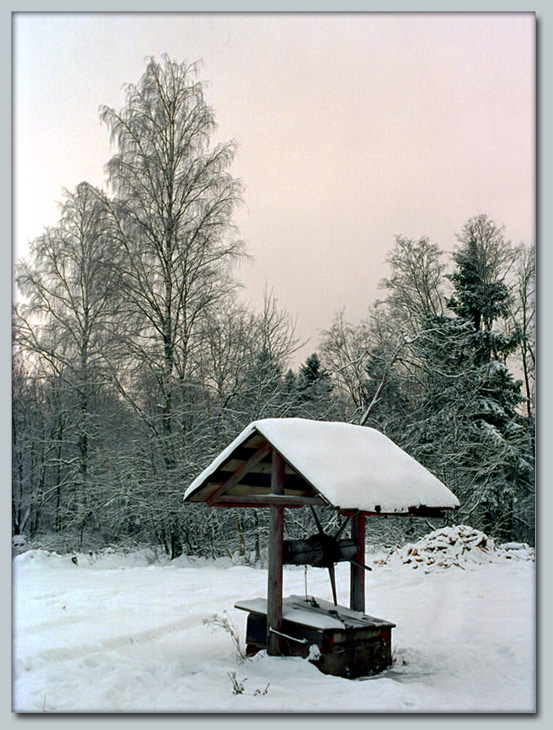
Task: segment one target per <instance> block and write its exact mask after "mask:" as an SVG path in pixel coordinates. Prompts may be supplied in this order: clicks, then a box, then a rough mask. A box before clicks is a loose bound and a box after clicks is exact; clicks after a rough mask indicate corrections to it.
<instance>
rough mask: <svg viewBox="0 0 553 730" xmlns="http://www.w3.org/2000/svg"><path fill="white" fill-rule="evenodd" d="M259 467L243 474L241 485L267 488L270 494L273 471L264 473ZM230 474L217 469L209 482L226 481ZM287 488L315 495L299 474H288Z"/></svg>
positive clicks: (218, 482)
mask: <svg viewBox="0 0 553 730" xmlns="http://www.w3.org/2000/svg"><path fill="white" fill-rule="evenodd" d="M262 466H263V467H265V464H263V465H262ZM270 468H271V465H270V464H269V469H270ZM257 469H259V464H258V465H256V466H252V467H251V469H250V471H248V473H247V474H243V475H242V476H241V477H240V486H241V487H242V486H248V487H255V488H256V489H265V490H266V491H267V494H269V492H270V490H271V472H270V471H269V472H267V473H266V474H264V473H263V472H259V471H257ZM229 476H231V473H230V472H228V471H227V472H224V471H221V470H219V471H216V472H214V473H213V474H211V475H210V477H209V483H211V484H222V483H223V482H226V480H227V479H228V478H229ZM286 489H287V490H288V491H290V490H295V491H297V492H299V493H300V494H309V495H313V489H312V487H311V485H310V484H307V482H305V481H304V480H303V479H302V478H301V477H299V476H298V475H297V474H289V473H287V474H286Z"/></svg>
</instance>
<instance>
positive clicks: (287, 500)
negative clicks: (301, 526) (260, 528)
mask: <svg viewBox="0 0 553 730" xmlns="http://www.w3.org/2000/svg"><path fill="white" fill-rule="evenodd" d="M210 504H211V506H212V507H269V506H270V505H272V504H275V505H281V506H282V507H304V506H305V505H310V504H318V505H324V504H326V502H324V501H323V500H322V499H321V498H320V497H300V496H294V495H288V494H236V495H234V494H223V495H221V496H220V497H219V498H218V499H217V501H216V502H211V503H210Z"/></svg>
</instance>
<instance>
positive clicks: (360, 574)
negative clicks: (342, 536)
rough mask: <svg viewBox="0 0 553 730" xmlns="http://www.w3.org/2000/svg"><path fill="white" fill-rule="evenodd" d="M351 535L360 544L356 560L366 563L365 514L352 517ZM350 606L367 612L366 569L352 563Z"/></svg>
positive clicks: (355, 609)
mask: <svg viewBox="0 0 553 730" xmlns="http://www.w3.org/2000/svg"><path fill="white" fill-rule="evenodd" d="M351 537H352V540H355V542H356V543H357V546H358V550H357V555H356V556H355V560H356V562H358V563H361V564H364V563H365V515H364V514H354V515H353V516H352V518H351ZM349 606H350V608H351V609H352V610H353V611H361V613H365V569H364V568H362V567H361V566H360V565H354V564H353V563H352V564H351V567H350V592H349Z"/></svg>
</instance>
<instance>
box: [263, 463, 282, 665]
mask: <svg viewBox="0 0 553 730" xmlns="http://www.w3.org/2000/svg"><path fill="white" fill-rule="evenodd" d="M284 466H285V465H284V459H283V458H282V456H281V455H280V454H279V453H278V452H277V451H276V450H273V465H272V472H271V475H272V476H271V492H272V493H273V494H274V495H283V494H284ZM269 510H270V514H269V575H268V579H267V654H269V655H270V656H278V655H280V654H281V648H280V646H281V644H280V636H279V634H276V633H274V632H275V631H281V630H282V541H283V538H284V507H283V506H282V505H280V504H272V505H271V506H270V507H269Z"/></svg>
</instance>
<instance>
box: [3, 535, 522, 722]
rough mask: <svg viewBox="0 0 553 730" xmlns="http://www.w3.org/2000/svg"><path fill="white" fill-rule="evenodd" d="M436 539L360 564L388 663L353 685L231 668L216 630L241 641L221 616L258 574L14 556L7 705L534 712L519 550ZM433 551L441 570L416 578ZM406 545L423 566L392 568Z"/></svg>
mask: <svg viewBox="0 0 553 730" xmlns="http://www.w3.org/2000/svg"><path fill="white" fill-rule="evenodd" d="M449 529H450V530H453V532H451V533H447V531H446V532H445V533H444V532H443V531H437V533H432V535H431V536H426V537H425V538H423V540H421V541H419V542H418V543H416V545H415V546H406V547H405V548H402V549H398V550H396V551H394V553H393V554H391V555H390V554H388V555H385V554H383V553H381V554H376V553H375V554H368V555H367V561H368V562H369V564H371V565H372V566H373V571H372V572H371V573H367V576H366V595H367V608H366V611H367V613H369V614H371V615H373V616H377V617H378V618H382V619H386V620H389V621H392V622H394V623H395V624H397V628H395V629H394V630H393V634H392V639H393V647H394V656H395V661H394V664H393V665H392V667H390V668H389V669H388V670H387V671H385V672H383V673H382V674H379V675H377V676H375V677H371V678H369V679H360V680H348V679H342V678H340V677H331V676H327V675H324V674H321V673H320V672H319V671H318V669H317V668H316V667H315V666H314V665H312V664H310V663H309V662H308V661H306V660H303V659H299V658H281V657H269V656H267V655H266V654H265V653H264V652H262V653H260V654H258V655H256V656H255V657H253V658H252V659H249V660H246V661H241V660H240V658H239V655H238V652H237V651H236V647H235V644H234V642H233V639H232V637H231V635H230V633H228V632H227V631H226V630H225V629H224V628H221V626H220V623H221V621H223V622H224V620H225V619H228V621H229V622H230V624H231V625H234V626H235V627H236V628H237V630H238V633H239V635H240V640H241V641H242V642H243V639H244V632H245V623H246V614H245V613H244V612H243V611H240V610H237V609H235V608H233V606H234V603H235V602H236V601H237V600H240V599H251V598H256V597H261V596H265V595H266V580H267V573H266V571H265V570H262V569H256V568H251V567H247V566H240V565H233V564H232V563H231V561H229V560H217V561H206V560H202V559H195V558H187V557H183V558H180V559H179V560H176V561H173V562H169V561H160V560H154V559H153V558H152V555H151V554H150V553H148V552H147V551H142V552H136V553H132V554H129V555H123V554H118V553H115V552H109V551H108V552H104V553H102V554H98V555H93V556H91V555H77V556H76V561H74V560H72V556H70V555H57V554H55V553H48V552H45V551H40V550H32V551H27V552H25V553H22V554H21V555H19V556H17V557H16V558H15V560H14V564H13V585H14V624H13V696H14V707H13V709H14V711H15V712H178V713H181V712H309V713H313V712H324V713H329V712H339V713H352V712H364V713H365V712H369V713H370V712H374V713H376V712H401V713H417V712H519V713H529V712H534V710H535V642H534V637H535V634H534V621H535V613H534V605H535V591H534V570H535V563H534V561H533V551H531V550H530V549H528V548H527V547H526V546H520V545H511V546H510V547H506V546H502V547H496V546H494V549H488V551H487V552H485V553H484V552H482V551H481V548H479V547H477V545H476V543H477V542H478V539H480V535H482V533H480V534H479V535H477V534H476V531H472V532H470V530H471V528H462V529H461V528H449ZM462 530H467V531H469V532H467V533H466V534H461V532H462ZM432 536H433V537H432ZM445 541H447V543H448V544H447V545H446V544H445ZM438 544H440V545H442V549H440V550H439V552H440V555H441V557H442V559H443V558H448V559H446V560H445V561H444V565H443V566H442V567H441V568H439V569H438V568H437V567H436V564H435V562H434V563H433V564H432V566H431V568H432V569H429V567H430V566H429V564H428V562H427V558H428V556H429V555H433V554H434V553H436V551H437V547H436V546H437V545H438ZM469 545H470V547H469ZM444 546H445V548H444ZM460 546H464V547H465V550H464V551H463V550H461V549H460ZM413 547H415V548H416V550H417V553H418V556H419V557H420V555H421V554H422V555H423V556H424V559H425V561H426V562H425V563H424V565H421V566H420V567H425V570H418V569H417V570H413V569H412V562H411V563H406V562H405V559H406V558H407V556H408V555H409V550H411V558H412V557H413V555H412V548H413ZM475 550H478V551H480V552H481V554H477V555H478V560H476V559H475V553H474V551H475ZM514 556H515V557H514ZM415 557H417V555H415ZM447 566H449V567H447ZM327 576H328V574H327V572H326V571H325V570H320V569H315V568H310V569H309V572H308V591H309V594H310V595H316V596H319V597H321V598H323V599H330V585H329V581H328V577H327ZM337 582H338V599H339V602H340V603H342V604H344V605H347V603H348V591H349V566H348V565H346V564H343V563H342V564H339V565H338V566H337ZM292 593H296V594H300V595H304V593H305V571H304V569H303V568H302V567H289V568H285V571H284V595H289V594H292ZM214 615H216V616H217V617H218V621H215V622H213V621H212V622H211V623H210V622H209V619H210V617H212V616H214ZM206 620H207V623H205V622H206Z"/></svg>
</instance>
